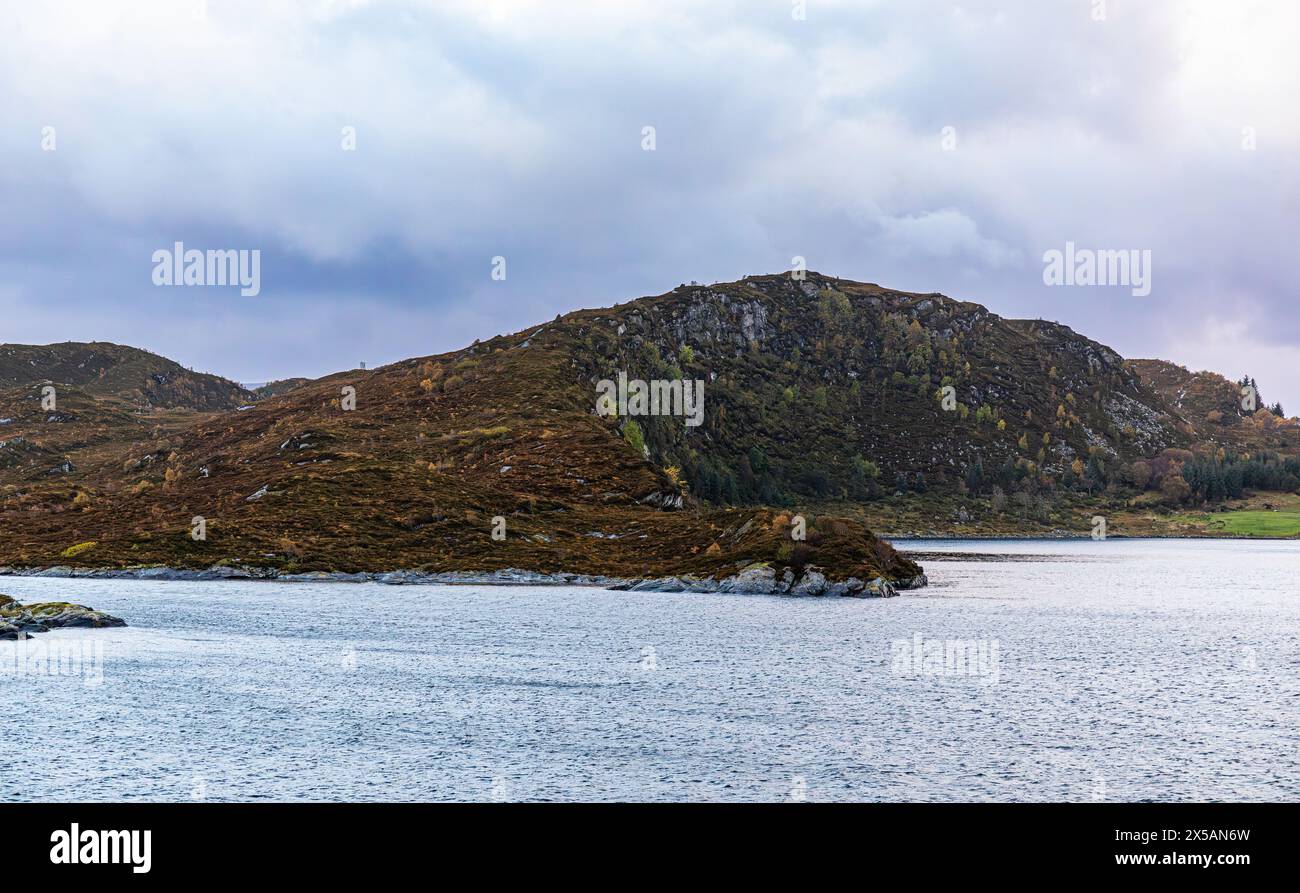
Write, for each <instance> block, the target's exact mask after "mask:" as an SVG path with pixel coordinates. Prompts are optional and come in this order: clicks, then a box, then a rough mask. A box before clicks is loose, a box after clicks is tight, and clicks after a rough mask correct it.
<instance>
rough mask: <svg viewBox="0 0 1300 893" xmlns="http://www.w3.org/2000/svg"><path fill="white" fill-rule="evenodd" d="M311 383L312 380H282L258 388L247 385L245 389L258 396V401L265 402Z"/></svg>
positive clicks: (259, 385)
mask: <svg viewBox="0 0 1300 893" xmlns="http://www.w3.org/2000/svg"><path fill="white" fill-rule="evenodd" d="M309 381H311V379H310V378H282V379H280V380H279V381H268V382H266V383H264V384H258V385H256V386H253V385H245V387H247V388H248V389H249V390H250V391H252V392H253V393H254V394H255V395H257V399H259V400H265V399H266V398H267V397H278V396H280V395H281V394H287V393H289V392H290V391H292V390H293V389H294V388H297V387H301V386H302V385H305V384H307V382H309Z"/></svg>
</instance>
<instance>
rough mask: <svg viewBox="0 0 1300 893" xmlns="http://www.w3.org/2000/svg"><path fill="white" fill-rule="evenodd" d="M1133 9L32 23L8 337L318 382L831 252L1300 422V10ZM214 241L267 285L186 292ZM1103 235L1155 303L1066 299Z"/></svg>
mask: <svg viewBox="0 0 1300 893" xmlns="http://www.w3.org/2000/svg"><path fill="white" fill-rule="evenodd" d="M1107 6H1108V14H1107V17H1106V19H1105V20H1104V21H1094V19H1093V17H1092V15H1091V12H1092V8H1093V7H1092V4H1090V3H1083V2H1080V3H1061V4H1041V3H1030V2H1019V0H1005V2H992V0H987V2H985V0H974V2H966V3H961V4H957V3H949V2H939V0H918V2H912V3H907V4H892V3H891V4H885V3H848V2H830V0H813V2H809V3H808V4H807V18H806V20H804V21H798V20H796V19H795V18H793V17H792V16H791V8H792V7H791V4H787V3H783V2H773V3H769V4H753V3H745V2H740V0H722V2H718V3H709V4H701V3H697V2H684V0H682V2H676V0H657V2H649V0H628V2H621V3H618V4H612V3H599V2H591V3H584V2H571V3H562V4H555V3H546V2H540V0H536V2H506V0H486V2H478V3H460V2H423V0H392V2H385V3H376V2H364V0H315V2H311V0H302V2H290V0H270V2H253V0H207V2H206V3H204V2H200V0H192V2H191V0H185V2H162V0H158V2H152V3H128V2H125V0H101V2H90V0H84V2H71V0H50V2H46V3H40V4H10V5H7V6H6V7H5V8H4V9H3V10H2V11H0V98H3V106H4V108H5V116H4V118H5V120H4V125H3V127H0V160H2V162H3V163H0V190H3V194H4V195H5V196H6V199H7V204H8V208H9V210H10V213H9V214H7V215H4V216H3V217H0V276H2V277H3V279H2V280H0V281H3V283H4V286H3V290H0V306H3V308H4V312H5V318H6V327H5V333H4V337H5V339H6V340H25V341H37V342H46V341H52V340H64V339H70V338H78V339H89V338H98V339H112V340H120V341H125V342H127V343H133V344H138V345H139V346H143V347H147V348H150V349H153V350H157V351H159V352H162V353H166V354H168V355H172V356H175V357H176V358H177V359H178V360H180V361H181V362H184V363H186V364H193V365H198V366H202V367H204V368H209V369H212V370H214V371H222V372H226V373H227V374H230V375H233V376H236V377H246V378H252V379H266V378H273V377H281V376H286V375H292V374H309V375H316V374H323V373H325V372H329V371H332V370H334V369H337V368H343V367H350V366H352V365H354V364H355V363H356V362H357V361H358V360H360V359H366V360H367V361H368V362H369V363H370V364H371V365H377V364H378V363H380V362H384V361H390V360H394V359H398V358H400V357H403V356H410V355H421V354H426V353H432V352H436V351H441V350H447V349H451V348H454V347H458V346H461V345H463V344H465V343H468V342H470V341H472V340H473V339H474V338H479V337H486V336H489V335H491V334H495V333H497V332H500V331H505V330H514V329H518V328H520V327H522V326H525V325H527V324H530V323H534V322H540V321H542V320H545V319H549V318H551V317H553V316H554V315H555V314H556V313H557V312H561V311H565V310H569V309H573V308H575V307H578V306H596V305H604V304H609V303H612V302H614V301H618V300H623V299H626V298H628V297H631V296H636V295H640V294H648V293H658V292H662V291H666V290H668V289H670V288H671V287H673V286H674V285H676V284H677V283H679V282H682V281H685V280H690V279H698V280H702V281H711V280H717V279H731V278H736V277H739V276H742V275H745V274H748V273H757V272H771V271H774V270H779V269H783V268H786V267H788V265H789V263H790V259H791V258H792V257H793V256H795V255H802V256H804V257H806V258H807V259H808V263H809V265H810V266H811V267H812V268H814V269H818V270H821V271H823V272H828V273H833V274H837V275H842V276H846V277H850V278H858V279H864V280H870V281H875V282H880V283H883V284H886V285H893V286H896V287H899V288H906V289H910V290H916V291H925V292H929V291H943V292H945V293H948V294H951V295H953V296H954V297H958V298H962V299H966V300H975V301H979V302H981V303H984V304H986V305H988V306H989V307H990V308H992V309H993V310H994V311H996V312H999V313H1003V314H1004V315H1008V316H1028V317H1037V316H1042V317H1046V318H1051V319H1058V320H1060V321H1062V322H1065V323H1067V324H1069V325H1071V326H1073V327H1075V328H1076V329H1078V330H1079V331H1081V332H1084V333H1085V334H1088V335H1090V336H1092V337H1094V338H1097V339H1098V340H1101V341H1104V342H1107V343H1110V344H1111V345H1112V346H1114V347H1116V349H1118V350H1120V351H1121V352H1123V353H1125V354H1126V355H1131V356H1144V355H1153V354H1163V355H1164V356H1166V357H1168V358H1170V359H1175V360H1180V359H1181V358H1182V357H1189V358H1190V357H1200V356H1205V357H1206V358H1207V361H1208V360H1213V361H1215V362H1221V363H1223V364H1225V368H1223V369H1222V371H1223V372H1225V374H1228V375H1230V376H1235V375H1238V374H1240V370H1242V369H1243V368H1244V365H1251V364H1250V363H1249V362H1248V360H1249V359H1250V357H1251V356H1274V357H1277V358H1278V361H1277V362H1276V363H1275V364H1274V366H1275V368H1276V372H1275V373H1274V374H1276V375H1278V376H1279V379H1278V380H1273V378H1272V377H1271V376H1265V375H1256V377H1257V378H1259V379H1260V382H1261V387H1262V388H1263V389H1264V390H1265V393H1269V394H1275V395H1277V397H1278V398H1279V399H1282V400H1283V401H1284V403H1286V404H1288V405H1289V404H1295V405H1300V384H1298V383H1296V381H1295V377H1294V376H1293V375H1290V374H1289V370H1290V368H1294V367H1293V366H1291V367H1288V366H1287V365H1286V359H1285V358H1288V357H1291V356H1292V355H1293V352H1294V351H1296V350H1297V348H1300V315H1298V314H1296V313H1295V312H1294V310H1293V308H1292V302H1293V298H1292V292H1293V291H1294V283H1295V282H1296V281H1297V274H1298V273H1300V269H1298V267H1300V260H1297V258H1296V256H1295V253H1294V251H1293V250H1292V248H1291V245H1290V242H1291V240H1292V238H1293V231H1294V221H1295V218H1296V213H1297V210H1300V208H1298V205H1300V177H1298V176H1297V170H1298V168H1297V165H1296V163H1295V158H1296V157H1297V150H1300V121H1298V120H1297V118H1296V117H1295V115H1294V112H1293V109H1294V108H1295V107H1296V105H1297V104H1300V103H1298V102H1297V100H1300V65H1298V64H1297V63H1296V61H1295V57H1294V54H1293V53H1292V51H1291V48H1292V47H1293V46H1294V45H1295V44H1296V43H1297V42H1298V41H1300V12H1297V10H1296V9H1295V8H1294V5H1293V4H1275V3H1267V2H1263V0H1242V2H1238V3H1233V4H1203V3H1191V2H1179V0H1170V2H1167V3H1161V4H1134V3H1110V4H1107ZM44 127H53V128H55V133H56V134H57V149H56V150H55V151H52V152H50V151H42V144H41V140H42V128H44ZM345 127H351V128H355V135H356V149H355V151H345V150H344V148H343V144H342V141H343V136H344V131H343V129H344V128H345ZM645 127H653V128H655V134H656V148H655V150H654V151H652V152H647V151H643V149H642V146H641V140H642V133H643V128H645ZM945 128H951V130H950V131H948V132H949V133H951V134H952V135H953V136H954V137H955V144H953V145H949V146H948V147H945V144H944V141H943V134H944V132H945V131H944V129H945ZM1248 135H1249V139H1248ZM1252 140H1253V148H1244V146H1245V145H1246V144H1247V143H1249V142H1251V141H1252ZM177 240H181V241H184V242H186V243H187V245H193V246H195V247H221V248H260V249H261V250H262V256H263V290H262V294H261V295H260V296H259V297H257V298H254V299H246V298H240V297H239V296H238V294H237V293H234V292H232V293H229V294H227V293H223V292H220V291H216V290H206V289H159V288H155V287H153V286H152V285H151V284H150V280H149V273H150V271H151V268H152V265H151V263H150V260H149V259H150V256H151V253H152V251H153V250H154V249H156V248H159V247H163V246H168V245H170V244H171V243H172V242H174V241H177ZM1066 241H1073V242H1075V243H1076V244H1078V245H1080V246H1086V247H1096V248H1117V249H1118V248H1138V249H1151V251H1152V254H1153V262H1154V276H1153V281H1154V286H1155V288H1154V290H1153V292H1152V294H1151V295H1150V296H1149V297H1147V298H1144V299H1135V298H1133V297H1132V296H1131V295H1130V294H1129V292H1128V290H1126V289H1113V290H1107V289H1095V288H1094V289H1061V288H1047V287H1045V286H1044V285H1043V284H1042V277H1041V262H1040V258H1041V256H1042V253H1043V251H1045V250H1047V249H1049V248H1060V247H1062V246H1063V245H1064V243H1065V242H1066ZM497 255H503V256H505V257H506V258H507V261H508V270H509V274H508V278H507V280H506V281H505V282H494V281H493V280H491V278H490V275H489V274H490V271H491V260H492V258H493V257H494V256H497ZM1211 319H1214V320H1233V321H1234V325H1238V326H1240V327H1241V329H1240V333H1239V337H1234V339H1232V340H1231V344H1232V345H1234V347H1233V348H1230V349H1229V350H1227V351H1226V352H1223V351H1219V352H1210V351H1208V350H1207V349H1206V348H1205V345H1206V344H1207V342H1206V340H1205V336H1204V332H1205V327H1206V325H1208V321H1209V320H1211ZM1233 350H1241V351H1243V352H1244V353H1246V354H1247V355H1246V356H1243V357H1241V358H1240V361H1239V362H1236V363H1234V362H1232V361H1233V360H1234V359H1237V357H1236V355H1235V354H1234V353H1232V351H1233ZM1252 374H1255V373H1254V372H1253V370H1252Z"/></svg>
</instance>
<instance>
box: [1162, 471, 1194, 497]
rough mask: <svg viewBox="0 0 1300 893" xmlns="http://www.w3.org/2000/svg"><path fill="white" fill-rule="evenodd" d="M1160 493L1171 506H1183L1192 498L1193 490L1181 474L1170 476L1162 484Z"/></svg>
mask: <svg viewBox="0 0 1300 893" xmlns="http://www.w3.org/2000/svg"><path fill="white" fill-rule="evenodd" d="M1160 493H1161V495H1162V496H1164V498H1165V501H1166V502H1168V503H1169V504H1170V505H1181V504H1183V503H1184V502H1186V501H1187V500H1188V499H1190V498H1191V495H1192V488H1191V485H1190V484H1188V483H1187V481H1186V480H1184V479H1183V476H1182V475H1181V474H1169V475H1165V479H1164V480H1163V481H1161V482H1160Z"/></svg>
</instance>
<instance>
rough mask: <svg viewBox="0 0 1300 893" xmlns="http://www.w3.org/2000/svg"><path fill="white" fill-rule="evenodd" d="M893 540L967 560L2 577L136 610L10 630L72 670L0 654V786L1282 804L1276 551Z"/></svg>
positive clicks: (29, 591) (79, 796) (1295, 781)
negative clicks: (493, 571)
mask: <svg viewBox="0 0 1300 893" xmlns="http://www.w3.org/2000/svg"><path fill="white" fill-rule="evenodd" d="M906 548H908V549H914V550H919V551H922V552H928V553H935V552H958V553H981V554H980V556H976V557H963V558H962V559H961V560H956V561H952V560H935V559H934V558H930V559H928V560H926V561H925V565H926V570H927V572H928V573H929V576H930V579H931V581H932V585H931V586H930V588H929V589H927V590H922V591H920V592H919V593H913V594H908V595H905V596H903V597H901V598H897V599H888V600H861V601H860V600H850V599H834V600H832V599H811V598H809V599H792V598H786V597H763V596H739V595H702V594H665V593H627V592H610V591H605V590H599V589H577V588H573V589H558V588H557V589H551V588H524V587H478V586H467V587H436V586H421V587H414V586H401V587H398V586H384V585H379V584H288V583H244V582H215V583H175V582H135V581H118V580H101V581H92V580H58V579H32V578H0V591H4V592H7V593H9V594H11V595H14V596H16V597H18V598H20V599H22V600H24V601H27V600H33V599H53V598H59V599H67V600H71V601H77V602H81V603H83V604H90V605H92V606H94V607H96V608H99V609H102V610H107V611H109V612H111V613H114V614H117V615H119V616H121V617H124V618H125V619H126V620H127V621H128V622H129V623H130V624H131V626H130V627H128V628H126V629H116V630H94V631H73V630H65V631H57V632H53V633H50V634H47V635H44V636H41V637H39V638H38V639H37V640H36V641H38V642H41V643H43V645H42V646H41V647H44V648H46V649H50V650H51V651H52V652H55V653H57V652H59V651H60V650H62V652H64V653H67V652H68V651H69V650H70V649H79V651H78V654H79V655H83V656H85V657H87V658H89V659H88V660H86V661H85V662H83V664H82V666H81V667H80V675H79V676H71V675H36V674H33V673H32V672H30V671H29V672H20V673H15V672H14V669H13V666H12V664H13V650H12V647H10V649H9V651H8V652H6V651H5V647H6V644H7V643H0V695H2V696H3V698H4V701H5V718H4V720H3V722H2V723H0V800H6V801H8V800H74V801H79V800H192V799H207V800H491V799H509V800H526V799H556V800H607V799H618V800H784V799H789V798H791V797H794V798H806V799H808V800H810V801H818V800H1084V801H1086V800H1094V799H1104V800H1219V799H1224V800H1298V799H1300V683H1298V681H1297V679H1298V676H1300V646H1298V644H1297V632H1300V591H1298V590H1300V583H1298V581H1300V543H1296V542H1285V543H1278V542H1274V543H1247V542H1240V541H1237V542H1229V541H1214V542H1209V541H1150V540H1147V541H1144V540H1109V541H1106V542H1100V543H1098V542H1092V541H1083V542H1006V541H1003V542H979V543H973V542H937V541H927V542H912V543H907V544H906ZM990 556H1001V557H1002V558H1014V560H997V561H994V560H987V559H988V558H989V557H990ZM918 637H919V640H920V643H921V644H920V649H919V650H920V653H921V655H922V660H920V661H915V660H914V659H913V655H914V654H915V653H916V650H917V645H916V643H917V639H918ZM947 640H954V641H959V642H961V643H969V646H970V651H969V656H970V658H971V659H970V660H969V661H967V662H965V664H964V665H963V664H962V663H961V662H958V661H957V660H956V659H955V657H954V658H952V659H948V660H942V659H941V660H940V661H939V662H938V663H935V662H934V661H930V663H928V664H927V663H926V660H925V658H924V656H925V655H926V654H927V651H926V649H927V648H928V647H932V646H931V645H930V644H929V643H933V642H939V643H940V644H939V646H938V647H939V648H940V649H941V650H942V649H943V648H944V647H945V643H946V641H947ZM954 647H956V646H954ZM961 647H962V648H965V647H966V645H965V644H963V645H962V646H961ZM96 648H100V649H102V655H103V659H102V664H101V665H98V669H102V680H101V679H100V677H99V674H98V672H97V668H96V664H95V661H94V655H95V653H96V652H95V649H96ZM960 653H963V654H964V653H967V652H964V651H963V652H960ZM953 654H954V655H956V654H958V652H953ZM941 658H942V655H941ZM5 661H8V663H7V664H6V663H5ZM42 666H46V667H47V668H48V665H47V664H46V665H42ZM30 669H31V668H29V670H30ZM65 669H66V667H65ZM88 683H89V684H88Z"/></svg>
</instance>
